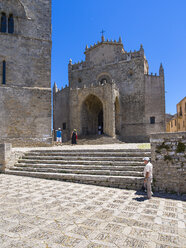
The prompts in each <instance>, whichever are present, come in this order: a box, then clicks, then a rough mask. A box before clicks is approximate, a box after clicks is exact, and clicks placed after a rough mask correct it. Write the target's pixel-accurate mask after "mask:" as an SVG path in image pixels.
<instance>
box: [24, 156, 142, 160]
mask: <svg viewBox="0 0 186 248" xmlns="http://www.w3.org/2000/svg"><path fill="white" fill-rule="evenodd" d="M25 159H28V160H69V161H71V160H86V161H139V162H142V161H143V157H117V156H115V157H109V156H108V157H106V156H105V157H93V156H81V157H80V156H43V155H41V156H36V155H35V156H34V155H32V156H29V155H26V156H22V160H25Z"/></svg>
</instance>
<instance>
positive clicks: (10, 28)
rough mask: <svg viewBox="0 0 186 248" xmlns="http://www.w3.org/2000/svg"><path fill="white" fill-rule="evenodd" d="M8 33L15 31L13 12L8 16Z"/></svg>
mask: <svg viewBox="0 0 186 248" xmlns="http://www.w3.org/2000/svg"><path fill="white" fill-rule="evenodd" d="M8 33H9V34H13V33H14V18H13V15H12V14H10V15H9V18H8Z"/></svg>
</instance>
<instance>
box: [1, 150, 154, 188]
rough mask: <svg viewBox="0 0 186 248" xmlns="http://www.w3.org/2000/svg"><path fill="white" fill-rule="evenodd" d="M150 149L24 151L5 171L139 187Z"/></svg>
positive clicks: (16, 173)
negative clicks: (145, 159) (144, 163)
mask: <svg viewBox="0 0 186 248" xmlns="http://www.w3.org/2000/svg"><path fill="white" fill-rule="evenodd" d="M145 156H149V157H150V150H149V149H98V148H96V146H95V149H90V150H89V149H81V150H79V149H75V148H73V149H70V148H69V150H68V149H67V150H62V148H61V149H57V150H54V149H51V150H50V149H48V150H42V149H41V150H31V151H29V152H26V153H24V155H23V156H22V157H21V158H20V159H19V160H18V162H17V163H16V164H15V165H14V166H13V167H11V168H9V169H7V170H6V172H5V173H7V174H14V175H21V176H31V177H38V178H45V179H55V180H62V181H69V182H76V183H85V184H94V185H100V186H109V187H118V188H125V189H136V190H139V189H140V188H141V186H142V183H143V169H144V165H143V161H142V158H143V157H145Z"/></svg>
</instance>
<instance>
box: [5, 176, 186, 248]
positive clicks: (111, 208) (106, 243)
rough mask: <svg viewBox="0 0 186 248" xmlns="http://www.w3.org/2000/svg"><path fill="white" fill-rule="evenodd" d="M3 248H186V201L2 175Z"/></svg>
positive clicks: (172, 197) (130, 191)
mask: <svg viewBox="0 0 186 248" xmlns="http://www.w3.org/2000/svg"><path fill="white" fill-rule="evenodd" d="M0 220H1V221H0V247H1V248H59V247H60V248H65V247H66V248H67V247H68V248H69V247H75V248H108V247H112V248H115V247H116V248H125V247H126V248H127V247H129V248H131V247H141V248H143V247H152V248H173V247H179V248H180V247H186V229H185V225H186V224H185V220H186V202H185V199H184V197H182V198H179V197H177V196H170V195H155V196H154V197H153V198H152V199H150V200H147V199H146V198H145V196H144V195H143V194H140V193H136V192H135V191H132V190H123V189H114V188H106V187H99V186H92V185H85V184H75V183H68V182H60V181H51V180H44V179H36V178H27V177H20V176H12V175H4V174H0Z"/></svg>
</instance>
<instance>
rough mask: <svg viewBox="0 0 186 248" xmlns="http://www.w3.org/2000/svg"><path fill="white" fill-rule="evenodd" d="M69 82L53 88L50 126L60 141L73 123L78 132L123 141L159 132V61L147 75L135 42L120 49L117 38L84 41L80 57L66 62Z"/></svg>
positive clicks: (161, 75) (162, 94)
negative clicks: (58, 133)
mask: <svg viewBox="0 0 186 248" xmlns="http://www.w3.org/2000/svg"><path fill="white" fill-rule="evenodd" d="M68 76H69V86H68V87H67V86H66V87H65V88H64V89H62V90H59V89H58V88H57V85H56V84H54V88H53V106H54V111H53V121H54V122H53V126H54V129H57V128H59V127H60V128H62V130H63V138H64V140H67V139H69V137H70V133H71V131H72V130H73V129H74V128H76V129H77V130H78V133H79V135H89V134H97V133H98V127H101V130H102V132H103V133H104V134H107V135H109V136H111V137H115V136H117V137H119V138H120V139H122V140H123V141H126V142H145V141H149V134H151V133H156V132H163V131H165V89H164V69H163V66H162V64H161V65H160V69H159V76H158V75H156V74H155V75H153V74H151V75H149V66H148V62H147V59H146V57H145V55H144V49H143V46H142V45H141V47H140V50H139V51H134V52H131V51H130V52H127V51H125V49H124V47H123V44H122V41H121V38H119V41H118V42H117V41H112V40H111V41H110V40H105V38H104V36H102V40H101V42H97V44H94V45H93V46H90V47H89V48H88V46H86V50H85V61H82V62H80V63H79V62H78V63H75V64H72V60H70V62H69V65H68Z"/></svg>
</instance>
